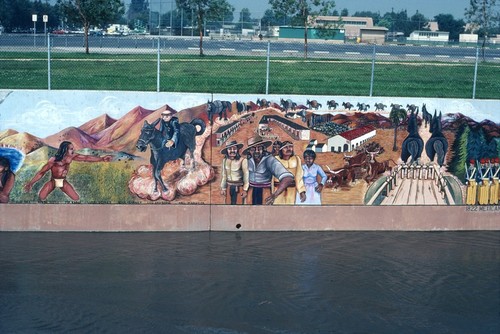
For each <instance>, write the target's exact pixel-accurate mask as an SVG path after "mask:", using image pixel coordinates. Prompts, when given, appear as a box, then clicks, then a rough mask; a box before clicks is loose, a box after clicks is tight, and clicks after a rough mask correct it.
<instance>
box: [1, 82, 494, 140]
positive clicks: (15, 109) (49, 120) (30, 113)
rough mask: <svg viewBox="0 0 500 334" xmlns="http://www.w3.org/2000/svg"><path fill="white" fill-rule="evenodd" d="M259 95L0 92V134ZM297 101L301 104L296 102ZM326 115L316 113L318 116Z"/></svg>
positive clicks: (449, 105) (472, 110)
mask: <svg viewBox="0 0 500 334" xmlns="http://www.w3.org/2000/svg"><path fill="white" fill-rule="evenodd" d="M259 97H260V98H262V97H263V96H259V95H245V94H239V95H234V94H232V95H228V94H214V95H213V96H212V95H211V94H194V93H156V92H123V91H102V92H94V93H93V94H87V92H84V91H71V92H68V91H46V92H38V93H37V94H26V92H25V91H24V92H23V91H6V90H4V91H0V131H2V130H6V129H13V130H16V131H18V132H28V133H30V134H32V135H35V136H37V137H40V138H44V137H47V136H49V135H52V134H54V133H56V132H58V131H61V130H63V129H65V128H67V127H70V126H80V125H82V124H83V123H85V122H87V121H89V120H91V119H93V118H95V117H98V116H100V115H103V114H108V115H109V116H111V117H113V118H120V117H121V116H123V115H124V114H126V113H127V112H129V111H130V110H131V109H133V108H134V107H136V106H139V105H140V106H142V107H143V108H146V109H150V110H156V109H158V108H160V107H162V106H164V105H165V104H167V105H169V106H170V107H172V108H173V109H175V110H178V111H180V110H182V109H185V108H190V107H195V106H199V105H201V104H204V103H206V102H207V101H208V100H212V99H214V100H215V99H222V100H229V101H236V100H238V101H245V102H246V101H256V100H257V98H259ZM266 98H267V99H268V100H271V101H275V102H279V100H280V98H285V99H286V98H292V99H293V100H296V101H301V102H302V103H304V104H305V103H306V100H307V99H317V100H318V101H320V102H323V105H325V106H326V101H327V100H330V99H335V100H336V101H341V102H342V101H351V102H353V103H357V102H361V103H363V102H364V103H368V104H371V105H373V104H374V103H377V102H382V103H384V104H386V105H388V106H389V105H390V104H391V103H399V104H401V105H404V106H405V105H406V104H415V105H422V103H426V105H427V109H428V110H429V111H430V112H431V113H432V112H433V111H434V110H435V109H436V110H437V111H438V112H440V111H441V112H442V113H443V114H447V113H461V114H464V115H467V116H469V117H471V118H472V119H474V120H476V121H482V120H484V119H488V120H490V121H493V122H495V123H500V113H498V112H495V111H497V110H498V108H497V106H498V101H491V100H463V99H434V98H401V97H371V98H370V97H354V96H297V95H269V96H266ZM302 100H303V101H302ZM321 112H328V110H327V109H326V108H325V110H324V111H322V110H319V111H318V113H321Z"/></svg>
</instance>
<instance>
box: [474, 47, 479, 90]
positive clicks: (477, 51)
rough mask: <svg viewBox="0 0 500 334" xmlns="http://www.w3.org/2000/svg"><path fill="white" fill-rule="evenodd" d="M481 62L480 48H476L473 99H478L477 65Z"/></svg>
mask: <svg viewBox="0 0 500 334" xmlns="http://www.w3.org/2000/svg"><path fill="white" fill-rule="evenodd" d="M478 62H479V47H476V64H475V65H474V82H473V85H472V99H473V100H474V99H475V98H476V83H477V64H478Z"/></svg>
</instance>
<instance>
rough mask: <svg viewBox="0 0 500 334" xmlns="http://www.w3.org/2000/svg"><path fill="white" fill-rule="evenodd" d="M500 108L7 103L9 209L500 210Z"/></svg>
mask: <svg viewBox="0 0 500 334" xmlns="http://www.w3.org/2000/svg"><path fill="white" fill-rule="evenodd" d="M499 104H500V103H499V101H493V100H489V101H476V100H450V99H424V98H419V99H416V98H390V97H387V98H369V97H352V96H350V97H341V96H338V97H337V96H336V97H327V96H314V97H312V96H298V95H295V96H266V97H265V98H264V97H262V96H253V95H214V96H212V95H209V94H177V93H156V94H151V93H140V92H133V93H132V92H89V91H77V92H67V91H57V92H40V91H1V92H0V202H1V203H83V204H85V203H103V204H104V203H110V204H135V203H137V204H147V203H155V204H157V203H170V204H176V203H177V204H227V205H462V204H464V205H465V204H466V205H498V198H499V181H498V179H499V170H500V168H499V152H500V139H499V138H500V137H499V134H500V121H499V119H500V116H498V115H496V114H495V110H498V106H499Z"/></svg>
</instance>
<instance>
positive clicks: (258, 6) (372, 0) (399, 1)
mask: <svg viewBox="0 0 500 334" xmlns="http://www.w3.org/2000/svg"><path fill="white" fill-rule="evenodd" d="M123 1H124V2H125V4H129V3H130V1H131V0H123ZM227 1H228V2H229V3H230V4H231V5H232V6H233V7H234V8H235V11H234V16H235V17H237V14H238V13H239V12H240V11H241V9H242V8H248V9H249V10H250V12H251V14H252V15H251V16H252V18H254V19H258V18H261V17H262V16H263V15H264V12H265V11H266V10H267V9H270V8H271V6H270V5H269V0H227ZM50 2H51V3H55V2H56V0H50ZM149 3H150V4H151V7H153V6H159V4H160V3H161V4H162V8H164V10H168V8H170V7H171V6H172V5H174V7H175V0H149ZM335 4H336V5H335V8H336V9H337V10H338V11H341V10H342V9H344V8H347V9H348V10H349V14H354V13H355V12H357V11H371V12H380V14H381V15H383V14H385V13H386V12H390V11H391V10H392V9H394V11H395V12H400V11H402V10H405V9H406V10H407V11H408V16H412V15H413V14H415V13H416V11H417V10H418V11H419V12H420V13H422V14H423V15H424V16H425V17H427V18H429V19H432V18H434V16H436V15H438V14H452V15H453V17H454V18H455V19H463V18H464V11H465V8H466V7H468V6H469V0H418V1H416V0H335Z"/></svg>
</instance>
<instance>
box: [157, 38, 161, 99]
mask: <svg viewBox="0 0 500 334" xmlns="http://www.w3.org/2000/svg"><path fill="white" fill-rule="evenodd" d="M157 52H158V56H157V66H156V91H157V92H159V91H160V36H159V35H158V51H157Z"/></svg>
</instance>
